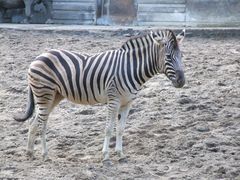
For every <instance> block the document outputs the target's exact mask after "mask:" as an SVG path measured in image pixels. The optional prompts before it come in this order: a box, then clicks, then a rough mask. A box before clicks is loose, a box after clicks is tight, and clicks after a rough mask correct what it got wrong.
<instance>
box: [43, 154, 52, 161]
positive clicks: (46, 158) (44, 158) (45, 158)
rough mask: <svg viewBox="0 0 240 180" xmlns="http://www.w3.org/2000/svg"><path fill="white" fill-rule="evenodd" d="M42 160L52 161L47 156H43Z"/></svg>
mask: <svg viewBox="0 0 240 180" xmlns="http://www.w3.org/2000/svg"><path fill="white" fill-rule="evenodd" d="M42 160H43V161H44V162H51V161H52V160H51V159H50V158H49V157H48V155H47V154H43V156H42Z"/></svg>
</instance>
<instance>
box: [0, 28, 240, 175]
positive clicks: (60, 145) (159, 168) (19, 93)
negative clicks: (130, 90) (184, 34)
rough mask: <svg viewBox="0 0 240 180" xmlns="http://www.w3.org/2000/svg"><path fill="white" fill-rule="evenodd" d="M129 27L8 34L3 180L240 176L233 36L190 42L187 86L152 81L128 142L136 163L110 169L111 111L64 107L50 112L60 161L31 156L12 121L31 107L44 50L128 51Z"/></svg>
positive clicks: (1, 87)
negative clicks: (33, 77) (32, 80)
mask: <svg viewBox="0 0 240 180" xmlns="http://www.w3.org/2000/svg"><path fill="white" fill-rule="evenodd" d="M123 34H124V33H122V32H121V31H113V32H108V31H101V32H88V31H81V32H75V33H71V32H51V31H50V32H48V31H44V32H41V31H15V30H0V58H1V59H0V178H13V177H14V178H20V179H21V178H22V179H87V178H88V179H108V178H115V179H128V178H129V179H134V178H141V179H147V178H152V179H164V178H170V179H197V178H204V179H205V178H209V179H220V178H222V179H239V178H240V44H239V39H235V38H231V37H227V38H223V37H222V38H220V37H214V38H213V37H212V38H211V37H209V38H201V37H191V38H186V39H185V42H184V43H183V46H182V50H183V53H184V63H185V69H186V78H187V84H186V86H185V87H184V88H183V89H174V88H173V87H172V85H171V83H170V82H169V81H168V80H167V78H166V77H164V76H163V75H159V76H156V77H154V78H153V79H151V80H150V81H149V82H148V83H146V84H145V85H144V88H143V90H142V91H141V92H140V93H139V98H138V99H136V100H135V102H134V103H133V108H132V110H131V112H130V115H129V120H128V122H127V127H126V131H125V136H124V151H125V154H126V155H127V156H128V161H127V162H124V163H119V162H118V161H117V157H116V156H115V153H114V151H113V150H114V145H115V143H114V137H113V138H112V141H111V150H112V152H111V156H112V160H113V163H114V165H113V166H111V167H108V166H103V165H102V163H101V158H102V154H101V149H102V142H103V136H104V134H103V132H104V127H105V116H106V108H105V107H104V106H100V105H96V106H82V105H75V104H72V103H70V102H67V101H63V102H62V103H61V104H60V105H59V106H58V107H57V108H56V109H55V110H54V111H53V113H52V114H51V116H50V119H49V123H48V133H47V136H48V137H47V141H48V142H47V144H48V147H49V157H50V159H51V161H48V162H42V161H41V143H40V139H38V140H37V142H36V148H35V149H36V159H35V160H33V161H29V160H28V159H27V157H26V155H25V153H26V152H25V147H26V143H27V132H28V130H27V128H28V123H27V122H26V123H24V124H21V123H20V124H19V123H17V122H15V121H14V120H13V119H12V115H13V114H14V113H16V112H17V111H20V110H21V109H22V108H23V107H25V105H26V97H27V80H26V78H27V69H28V66H29V64H30V63H31V61H33V60H34V58H35V57H36V56H37V55H39V54H40V53H42V52H44V51H46V50H49V49H51V48H62V49H68V50H74V51H79V52H83V53H90V54H93V53H95V52H100V51H102V50H107V49H114V48H117V47H119V46H120V45H121V44H122V42H124V41H125V40H126V39H127V37H125V36H123Z"/></svg>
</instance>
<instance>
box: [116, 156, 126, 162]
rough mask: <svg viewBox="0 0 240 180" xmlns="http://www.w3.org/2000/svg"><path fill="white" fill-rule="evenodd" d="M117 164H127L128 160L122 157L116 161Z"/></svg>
mask: <svg viewBox="0 0 240 180" xmlns="http://www.w3.org/2000/svg"><path fill="white" fill-rule="evenodd" d="M118 162H119V163H127V162H128V158H127V157H126V156H122V157H120V158H119V159H118Z"/></svg>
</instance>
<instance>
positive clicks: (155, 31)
mask: <svg viewBox="0 0 240 180" xmlns="http://www.w3.org/2000/svg"><path fill="white" fill-rule="evenodd" d="M151 32H153V33H160V32H169V33H168V34H169V35H170V38H172V39H173V47H174V48H177V47H178V43H177V38H176V36H175V34H174V33H173V31H172V30H169V29H166V30H154V31H145V32H144V33H142V34H140V35H137V36H133V37H131V38H129V39H128V40H127V41H125V42H124V43H123V44H122V46H121V48H125V47H126V45H127V44H129V43H131V42H132V41H134V40H136V39H139V38H145V37H146V36H148V35H150V33H151Z"/></svg>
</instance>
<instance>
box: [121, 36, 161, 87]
mask: <svg viewBox="0 0 240 180" xmlns="http://www.w3.org/2000/svg"><path fill="white" fill-rule="evenodd" d="M122 49H123V50H124V51H125V52H126V57H125V58H126V59H127V61H129V64H130V66H131V67H132V70H133V73H132V74H133V77H134V79H135V81H136V82H137V84H138V85H139V86H142V85H143V84H144V83H145V82H146V81H147V80H149V79H150V78H151V77H153V76H154V75H155V74H157V73H159V71H160V61H159V57H160V47H159V46H157V45H156V44H155V43H154V42H153V40H152V39H151V37H150V35H149V34H146V35H144V36H142V37H136V38H133V39H130V40H128V41H127V42H126V43H124V44H123V45H122ZM129 73H130V72H129Z"/></svg>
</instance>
